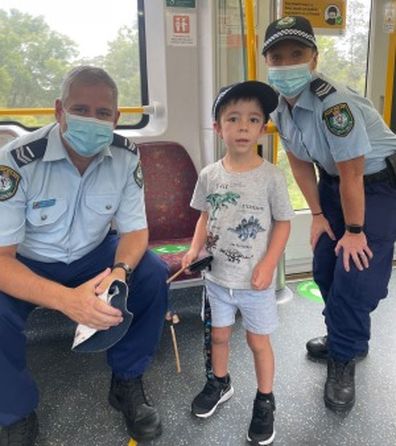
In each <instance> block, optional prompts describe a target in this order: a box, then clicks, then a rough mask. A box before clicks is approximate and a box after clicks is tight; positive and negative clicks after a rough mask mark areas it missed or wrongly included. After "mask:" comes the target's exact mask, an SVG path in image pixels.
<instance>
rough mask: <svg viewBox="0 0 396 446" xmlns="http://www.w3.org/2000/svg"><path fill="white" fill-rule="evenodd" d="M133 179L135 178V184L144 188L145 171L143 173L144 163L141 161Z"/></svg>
mask: <svg viewBox="0 0 396 446" xmlns="http://www.w3.org/2000/svg"><path fill="white" fill-rule="evenodd" d="M133 177H134V178H135V183H136V184H137V185H138V186H139V187H140V188H142V187H143V183H144V181H143V171H142V163H141V162H140V161H139V162H138V164H137V166H136V169H135V171H134V172H133Z"/></svg>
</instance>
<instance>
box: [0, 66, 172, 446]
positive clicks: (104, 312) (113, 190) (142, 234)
mask: <svg viewBox="0 0 396 446" xmlns="http://www.w3.org/2000/svg"><path fill="white" fill-rule="evenodd" d="M117 96H118V92H117V86H116V84H115V83H114V81H113V79H112V78H111V77H110V76H109V75H108V74H107V73H106V72H105V71H104V70H102V69H99V68H95V67H89V66H81V67H77V68H75V69H74V70H72V71H71V72H70V73H68V75H67V76H66V79H65V81H64V84H63V88H62V97H61V99H58V100H57V101H56V103H55V108H56V119H57V123H56V124H51V125H49V126H47V127H44V128H42V129H39V130H37V131H35V132H32V133H30V134H29V135H26V136H23V137H21V138H19V139H17V140H15V141H12V142H11V143H10V144H9V145H8V146H6V147H4V148H3V149H2V150H0V426H2V427H1V428H0V443H1V445H2V446H3V445H11V444H12V445H20V446H24V445H26V446H27V445H29V446H31V445H33V443H34V439H35V437H36V436H37V430H38V422H37V417H36V414H35V412H34V410H35V408H36V407H37V404H38V392H37V388H36V385H35V383H34V381H33V379H32V377H31V376H30V373H29V371H28V369H27V366H26V339H25V335H24V328H25V324H26V320H27V317H28V315H29V313H30V312H31V311H32V310H33V308H34V307H35V306H37V305H40V306H43V307H47V308H52V309H55V310H58V311H61V312H62V313H64V314H65V315H66V316H68V317H69V318H70V319H72V320H73V321H75V322H77V323H82V324H85V325H87V326H89V327H92V328H95V329H97V330H107V329H109V328H110V327H114V326H117V325H118V324H120V323H121V322H122V313H121V311H120V310H118V309H116V308H114V307H112V306H111V305H109V304H107V303H105V302H104V301H102V300H100V299H98V298H97V295H98V294H101V293H103V292H104V291H105V290H106V289H107V288H108V287H109V285H110V283H111V282H112V281H113V280H114V279H118V280H122V281H127V282H128V283H129V288H130V290H131V291H130V295H129V298H128V309H129V310H130V311H131V312H132V313H133V314H134V319H133V322H132V324H131V326H130V327H129V330H128V332H127V333H126V335H125V336H124V337H123V338H122V339H121V340H120V341H119V342H118V343H117V344H115V345H114V346H113V347H111V348H110V349H109V350H108V351H107V360H108V364H109V366H110V367H111V369H112V372H113V375H112V381H111V388H110V393H109V402H110V404H112V406H113V407H115V408H116V409H117V410H119V411H121V412H122V413H123V414H124V417H125V420H126V424H127V427H128V432H129V434H130V435H131V436H132V437H134V438H135V439H137V440H146V439H150V438H154V437H156V436H157V435H159V434H160V433H161V422H160V419H159V415H158V413H157V411H156V409H155V408H154V407H153V406H152V405H151V404H149V403H148V402H147V400H146V397H145V395H144V391H143V387H142V375H143V373H144V371H145V370H146V369H147V367H148V365H149V363H150V360H151V359H152V357H153V354H154V351H155V349H156V346H157V344H158V341H159V338H160V334H161V330H162V325H163V320H164V314H165V311H166V308H167V286H166V283H165V281H166V277H167V274H168V271H167V268H166V266H165V265H164V264H163V263H162V261H160V260H159V258H158V257H156V256H155V255H154V254H152V253H150V252H149V251H146V249H147V244H148V230H147V222H146V215H145V207H144V193H143V178H142V175H141V168H140V162H139V156H138V152H137V150H136V146H135V145H134V144H130V143H129V142H128V140H127V139H126V138H123V137H121V136H119V135H117V134H114V133H113V130H114V128H115V126H116V124H117V121H118V118H119V112H118V110H117ZM112 222H113V223H114V224H115V226H116V228H117V230H118V233H119V234H120V235H119V236H118V235H117V234H115V233H114V232H115V231H110V225H111V223H112Z"/></svg>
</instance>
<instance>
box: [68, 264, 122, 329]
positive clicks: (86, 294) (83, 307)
mask: <svg viewBox="0 0 396 446" xmlns="http://www.w3.org/2000/svg"><path fill="white" fill-rule="evenodd" d="M109 274H110V268H107V269H106V270H105V271H103V272H102V273H100V274H98V275H97V276H96V277H94V278H93V279H91V280H89V281H88V282H85V283H83V284H82V285H80V286H78V287H76V288H71V289H70V296H67V298H66V299H65V302H64V309H63V312H64V313H65V314H66V315H67V316H68V317H70V319H72V320H73V321H75V322H77V323H79V324H84V325H87V326H88V327H91V328H95V329H96V330H107V329H108V328H110V327H113V326H115V325H118V324H119V323H121V322H122V313H121V311H120V310H118V309H117V308H114V307H112V306H111V305H109V304H107V303H106V302H103V301H102V300H101V299H99V298H98V296H97V293H96V288H97V286H98V285H99V284H100V283H102V281H103V280H104V278H105V277H107V276H108V275H109Z"/></svg>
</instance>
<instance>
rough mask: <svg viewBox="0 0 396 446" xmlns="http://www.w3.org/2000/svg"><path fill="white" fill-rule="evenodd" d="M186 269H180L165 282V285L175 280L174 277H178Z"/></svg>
mask: <svg viewBox="0 0 396 446" xmlns="http://www.w3.org/2000/svg"><path fill="white" fill-rule="evenodd" d="M187 268H188V266H185V267H184V268H180V269H179V270H178V271H176V272H175V274H173V276H170V277H169V279H168V280H167V281H166V283H171V282H172V280H174V279H176V277H178V276H180V274H181V273H182V272H183V271H185V270H186V269H187Z"/></svg>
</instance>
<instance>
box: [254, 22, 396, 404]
mask: <svg viewBox="0 0 396 446" xmlns="http://www.w3.org/2000/svg"><path fill="white" fill-rule="evenodd" d="M263 55H264V57H265V61H266V63H267V64H268V67H269V72H268V78H269V82H270V84H272V86H273V87H275V88H276V89H277V90H278V91H279V93H280V100H279V105H278V107H277V109H276V110H275V111H274V112H273V114H272V116H271V117H272V119H273V120H274V122H275V124H276V126H277V128H278V130H279V134H280V137H281V139H282V143H283V146H284V148H285V149H286V152H287V156H288V159H289V162H290V165H291V168H292V171H293V174H294V177H295V179H296V181H297V184H298V185H299V187H300V189H301V191H302V193H303V194H304V196H305V199H306V200H307V203H308V205H309V207H310V209H311V212H312V215H313V220H312V227H311V245H312V249H313V250H314V261H313V274H314V279H315V281H316V283H317V284H318V285H319V288H320V290H321V293H322V296H323V298H324V301H325V309H324V311H323V314H324V316H325V322H326V326H327V336H323V337H320V338H315V339H312V340H310V341H309V342H308V343H307V349H308V353H309V355H310V356H312V357H315V358H327V359H328V361H327V364H328V367H327V380H326V385H325V392H324V400H325V403H326V405H327V406H328V407H330V408H332V409H345V408H350V407H352V406H353V404H354V402H355V383H354V375H355V360H356V358H358V357H361V356H365V355H366V354H367V351H368V341H369V339H370V313H371V312H372V311H373V310H374V309H375V308H376V307H377V305H378V303H379V300H380V299H383V298H384V297H386V295H387V292H388V289H387V286H388V282H389V278H390V275H391V269H392V259H393V245H394V242H395V239H396V188H395V178H396V177H395V170H394V168H395V165H396V156H395V153H396V135H394V133H392V132H391V131H390V130H389V128H387V126H386V125H385V123H384V122H383V120H382V118H381V116H380V115H379V114H378V113H377V111H376V110H375V109H374V107H373V105H372V104H371V102H370V101H368V100H367V99H365V98H363V97H361V96H359V95H358V94H356V93H355V92H353V91H351V90H349V89H347V88H343V87H340V86H338V85H336V84H335V83H334V82H333V81H330V80H327V79H326V78H325V77H324V76H322V75H320V74H318V73H317V72H315V68H316V65H317V59H318V51H317V47H316V40H315V36H314V33H313V30H312V26H311V24H310V22H309V21H308V20H307V19H305V18H304V17H299V16H297V17H283V18H281V19H279V20H277V21H275V22H273V23H271V24H270V25H269V27H268V28H267V31H266V36H265V42H264V48H263ZM315 165H316V166H317V171H318V173H319V182H317V176H316V171H315V167H314V166H315Z"/></svg>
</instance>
